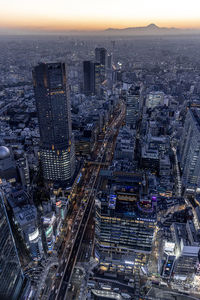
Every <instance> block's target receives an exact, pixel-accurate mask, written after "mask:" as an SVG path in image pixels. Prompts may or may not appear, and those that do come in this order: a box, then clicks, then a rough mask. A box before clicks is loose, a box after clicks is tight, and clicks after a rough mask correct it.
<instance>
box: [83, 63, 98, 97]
mask: <svg viewBox="0 0 200 300" xmlns="http://www.w3.org/2000/svg"><path fill="white" fill-rule="evenodd" d="M83 77H84V79H83V81H84V93H85V94H86V95H99V94H100V87H101V65H100V64H99V63H94V62H92V61H84V62H83Z"/></svg>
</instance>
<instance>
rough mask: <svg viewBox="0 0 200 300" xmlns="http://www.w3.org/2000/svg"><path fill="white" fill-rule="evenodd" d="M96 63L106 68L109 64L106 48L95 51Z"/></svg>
mask: <svg viewBox="0 0 200 300" xmlns="http://www.w3.org/2000/svg"><path fill="white" fill-rule="evenodd" d="M95 61H96V62H98V63H100V64H101V65H103V66H105V65H106V62H107V50H106V49H105V48H96V49H95Z"/></svg>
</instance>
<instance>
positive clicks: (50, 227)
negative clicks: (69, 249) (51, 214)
mask: <svg viewBox="0 0 200 300" xmlns="http://www.w3.org/2000/svg"><path fill="white" fill-rule="evenodd" d="M52 231H53V226H52V225H50V226H49V227H48V229H47V230H46V232H45V234H46V237H49V236H50V235H51V233H52Z"/></svg>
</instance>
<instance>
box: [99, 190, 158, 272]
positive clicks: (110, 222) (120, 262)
mask: <svg viewBox="0 0 200 300" xmlns="http://www.w3.org/2000/svg"><path fill="white" fill-rule="evenodd" d="M125 189H126V188H125V187H123V188H121V187H119V190H118V188H117V189H116V191H115V193H113V194H110V195H106V196H105V195H104V196H101V198H100V199H96V205H95V212H96V217H95V242H96V243H95V256H96V257H97V258H98V259H99V262H100V265H102V266H104V264H105V265H106V268H110V270H115V272H118V271H119V272H120V270H124V271H125V272H128V271H129V272H130V270H131V268H137V267H138V266H141V265H143V264H145V263H146V262H147V261H148V258H149V255H150V253H151V250H152V243H153V237H154V231H155V228H156V221H157V218H156V198H155V197H153V199H137V198H138V196H137V195H136V194H135V192H134V191H130V190H128V187H127V190H125Z"/></svg>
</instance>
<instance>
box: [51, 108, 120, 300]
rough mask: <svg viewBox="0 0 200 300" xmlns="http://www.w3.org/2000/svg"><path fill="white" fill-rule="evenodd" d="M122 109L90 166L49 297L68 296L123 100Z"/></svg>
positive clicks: (118, 122) (63, 297)
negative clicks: (88, 175)
mask: <svg viewBox="0 0 200 300" xmlns="http://www.w3.org/2000/svg"><path fill="white" fill-rule="evenodd" d="M120 109H121V111H120V114H119V115H118V116H117V117H116V118H115V119H114V120H113V121H112V123H111V124H110V126H109V128H108V129H107V131H106V133H105V137H104V140H103V142H102V146H101V148H100V150H99V151H98V154H97V160H96V162H97V163H98V164H96V165H95V164H94V165H93V166H92V167H90V168H91V176H90V180H89V183H88V184H87V185H86V188H85V193H84V196H83V198H82V203H81V206H80V208H79V211H78V212H77V216H76V219H75V223H74V226H73V229H72V232H73V237H72V240H71V244H69V245H68V247H67V248H66V252H65V251H64V253H63V257H65V259H64V260H62V263H61V265H60V268H59V272H58V273H59V275H60V274H61V278H60V277H59V278H58V279H57V280H55V284H54V286H53V288H52V291H51V294H50V297H49V299H52V300H53V299H56V300H61V299H63V300H64V299H66V297H67V292H68V288H69V283H70V280H71V276H72V273H73V269H74V266H75V264H76V261H77V256H78V253H79V250H80V246H81V242H82V239H83V235H84V232H85V229H86V226H87V222H88V220H89V217H90V213H91V210H92V207H93V204H94V195H95V189H96V187H97V179H98V175H99V171H100V169H101V163H102V162H104V161H103V160H104V159H105V153H106V150H107V148H108V147H109V148H110V143H112V137H113V135H114V134H115V133H116V128H118V127H119V126H120V125H121V123H122V121H123V119H124V116H125V104H124V103H123V102H122V103H121V107H120ZM76 220H77V221H76Z"/></svg>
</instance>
